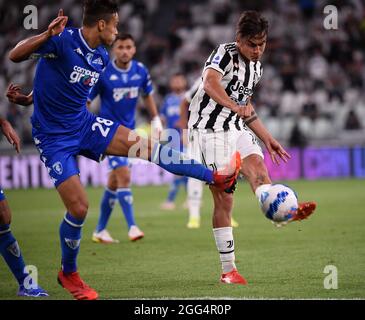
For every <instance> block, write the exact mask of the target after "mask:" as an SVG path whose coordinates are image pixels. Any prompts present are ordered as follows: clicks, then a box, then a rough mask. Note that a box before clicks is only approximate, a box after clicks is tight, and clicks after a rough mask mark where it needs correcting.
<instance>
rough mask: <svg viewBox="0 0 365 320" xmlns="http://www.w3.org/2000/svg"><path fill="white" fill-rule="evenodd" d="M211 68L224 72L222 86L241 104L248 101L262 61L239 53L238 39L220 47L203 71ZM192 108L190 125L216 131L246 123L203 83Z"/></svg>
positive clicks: (190, 126)
mask: <svg viewBox="0 0 365 320" xmlns="http://www.w3.org/2000/svg"><path fill="white" fill-rule="evenodd" d="M208 68H212V69H214V70H217V71H218V72H220V73H221V74H222V75H223V77H222V80H221V84H222V86H223V88H225V91H226V92H227V94H228V96H229V97H230V98H231V99H232V100H233V101H235V102H237V104H240V105H246V104H247V102H248V99H249V97H251V96H252V94H253V89H254V87H255V86H256V85H257V83H258V82H259V80H260V78H261V76H262V71H263V69H262V66H261V63H260V62H259V61H257V62H252V61H248V60H247V59H244V58H243V57H242V56H241V55H240V54H239V52H238V50H237V48H236V43H235V42H232V43H224V44H221V45H219V46H217V47H216V48H215V49H214V50H213V52H212V54H211V55H210V56H209V58H208V60H207V62H206V63H205V66H204V70H203V73H204V71H205V70H207V69H208ZM189 111H190V118H189V124H188V126H189V128H193V129H200V130H204V129H210V130H212V131H215V132H218V131H228V130H242V129H243V128H244V122H243V120H242V119H241V118H240V117H238V116H237V114H235V113H234V112H233V111H231V110H230V109H229V108H226V107H224V106H222V105H219V104H218V103H216V102H215V101H214V100H213V99H211V98H210V97H209V96H208V94H207V93H206V92H205V91H204V87H203V83H202V82H201V84H200V86H199V89H198V91H197V93H196V94H195V96H194V98H193V100H192V101H191V104H190V107H189Z"/></svg>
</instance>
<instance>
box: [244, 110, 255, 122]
mask: <svg viewBox="0 0 365 320" xmlns="http://www.w3.org/2000/svg"><path fill="white" fill-rule="evenodd" d="M255 120H257V114H256V112H255V111H252V113H251V116H250V117H248V118H246V119H244V121H245V124H246V125H249V124H250V123H251V122H254V121H255Z"/></svg>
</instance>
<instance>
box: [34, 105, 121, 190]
mask: <svg viewBox="0 0 365 320" xmlns="http://www.w3.org/2000/svg"><path fill="white" fill-rule="evenodd" d="M118 127H119V123H115V122H113V121H111V120H106V119H103V118H100V117H96V116H95V115H94V114H92V113H89V112H88V113H87V116H86V117H85V119H84V121H83V123H82V125H81V126H80V128H79V130H76V132H75V133H72V134H69V133H64V134H43V133H41V132H38V131H37V129H35V128H34V127H33V140H34V142H35V145H36V147H37V148H38V151H39V153H40V158H41V160H42V162H43V163H44V164H45V166H46V168H47V170H48V173H49V175H50V177H51V179H52V181H53V183H54V185H55V187H56V188H57V187H58V186H59V185H60V184H61V183H62V182H64V181H65V180H67V179H68V178H69V177H71V176H74V175H78V174H79V173H80V171H79V168H78V164H77V158H76V157H77V156H78V155H83V156H85V157H87V158H89V159H92V160H95V161H97V162H99V161H101V160H102V158H103V156H104V153H105V150H106V149H107V148H108V146H109V144H110V142H111V140H112V139H113V137H114V135H115V133H116V131H117V129H118Z"/></svg>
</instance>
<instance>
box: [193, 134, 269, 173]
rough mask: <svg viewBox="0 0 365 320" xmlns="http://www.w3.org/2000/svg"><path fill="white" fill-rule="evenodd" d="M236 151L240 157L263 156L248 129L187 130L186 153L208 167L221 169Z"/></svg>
mask: <svg viewBox="0 0 365 320" xmlns="http://www.w3.org/2000/svg"><path fill="white" fill-rule="evenodd" d="M236 151H239V153H240V154H241V159H244V158H246V157H248V156H249V155H251V154H257V155H259V156H260V157H262V158H264V155H263V153H262V150H261V147H260V146H259V144H258V141H257V139H256V137H255V135H254V134H253V133H252V132H251V131H249V130H248V129H246V130H242V131H238V130H234V131H221V132H212V131H210V132H203V131H199V130H197V129H191V130H189V142H188V154H189V156H190V157H191V158H192V159H194V160H196V161H199V162H201V163H203V164H204V165H205V166H206V167H208V168H211V169H213V170H221V169H223V168H224V167H225V166H226V165H227V164H229V162H230V160H231V159H232V155H233V153H234V152H236Z"/></svg>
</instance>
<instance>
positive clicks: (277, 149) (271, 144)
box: [264, 137, 290, 165]
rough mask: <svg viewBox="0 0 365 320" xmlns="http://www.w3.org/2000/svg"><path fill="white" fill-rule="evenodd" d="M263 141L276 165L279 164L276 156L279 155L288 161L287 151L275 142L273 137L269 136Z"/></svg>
mask: <svg viewBox="0 0 365 320" xmlns="http://www.w3.org/2000/svg"><path fill="white" fill-rule="evenodd" d="M264 143H265V146H266V149H267V151H268V152H269V154H270V157H271V161H272V162H273V163H275V164H277V165H279V164H280V161H279V159H278V158H277V157H280V158H281V159H282V160H283V161H284V162H288V159H290V155H289V153H287V152H286V151H285V149H284V148H283V147H282V146H281V144H280V143H279V142H277V141H276V140H275V139H274V138H272V137H271V138H270V139H269V140H268V141H265V142H264Z"/></svg>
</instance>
